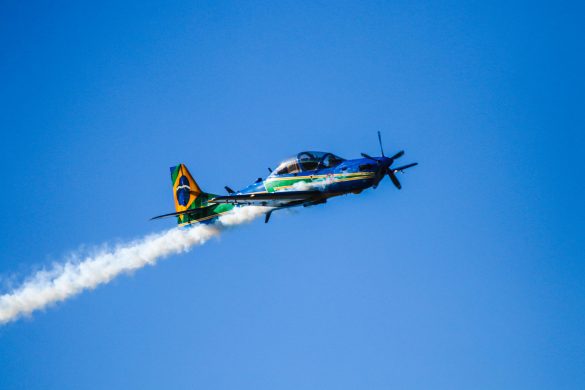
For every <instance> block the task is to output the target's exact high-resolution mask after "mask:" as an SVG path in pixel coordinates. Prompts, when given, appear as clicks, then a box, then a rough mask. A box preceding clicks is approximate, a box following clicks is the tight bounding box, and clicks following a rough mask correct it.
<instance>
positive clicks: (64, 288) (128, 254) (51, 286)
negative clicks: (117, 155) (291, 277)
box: [0, 206, 268, 324]
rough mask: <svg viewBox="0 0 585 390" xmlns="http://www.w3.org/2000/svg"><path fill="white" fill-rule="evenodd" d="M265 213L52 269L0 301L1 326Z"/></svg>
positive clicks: (254, 211)
mask: <svg viewBox="0 0 585 390" xmlns="http://www.w3.org/2000/svg"><path fill="white" fill-rule="evenodd" d="M267 210H268V209H267V208H265V207H255V206H248V207H239V208H235V209H234V210H233V211H232V212H230V213H227V214H224V215H223V216H221V217H220V218H219V219H218V221H217V222H216V223H214V224H210V225H201V224H199V225H196V226H194V227H192V228H190V229H177V228H175V229H171V230H168V231H166V232H164V233H159V234H153V235H149V236H146V237H144V238H142V239H140V240H137V241H133V242H130V243H127V244H124V245H119V246H117V247H116V248H114V249H113V250H110V251H103V252H101V253H99V254H97V255H92V256H89V257H86V258H85V259H83V260H81V261H68V262H65V263H64V264H55V265H53V268H52V269H50V270H48V271H44V270H43V271H39V272H37V273H36V274H34V275H33V276H32V277H31V278H29V279H27V280H26V281H25V282H24V283H23V284H22V285H21V286H20V287H18V288H16V289H14V290H13V291H11V292H10V293H8V294H4V295H0V324H4V323H6V322H9V321H12V320H15V319H17V318H19V317H20V316H23V315H30V314H31V313H32V312H33V311H35V310H38V309H42V308H44V307H46V306H47V305H50V304H52V303H55V302H60V301H63V300H65V299H67V298H69V297H72V296H74V295H76V294H79V293H81V292H82V291H83V290H88V289H93V288H95V287H97V286H99V285H100V284H104V283H108V282H109V281H110V280H112V279H113V278H114V277H116V276H118V275H119V274H120V273H130V272H132V271H134V270H136V269H138V268H142V267H144V266H145V265H152V264H155V263H156V262H157V261H158V260H160V259H162V258H164V257H166V256H168V255H171V254H175V253H181V252H186V251H188V250H189V249H191V248H192V247H193V246H195V245H201V244H203V243H205V242H206V241H207V240H209V239H210V238H211V237H214V236H217V235H219V233H220V232H221V231H222V230H224V229H225V228H227V227H230V226H235V225H239V224H241V223H245V222H249V221H251V220H253V219H254V218H256V217H258V216H260V215H262V214H263V213H265V212H266V211H267Z"/></svg>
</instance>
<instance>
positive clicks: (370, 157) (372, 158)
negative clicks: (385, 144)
mask: <svg viewBox="0 0 585 390" xmlns="http://www.w3.org/2000/svg"><path fill="white" fill-rule="evenodd" d="M362 156H363V157H365V158H369V159H370V160H374V161H378V160H377V159H375V158H374V157H372V156H370V155H369V154H365V153H362Z"/></svg>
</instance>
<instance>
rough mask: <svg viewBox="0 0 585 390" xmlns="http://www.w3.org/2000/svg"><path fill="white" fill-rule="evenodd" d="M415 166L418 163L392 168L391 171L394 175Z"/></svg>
mask: <svg viewBox="0 0 585 390" xmlns="http://www.w3.org/2000/svg"><path fill="white" fill-rule="evenodd" d="M416 165H418V163H412V164H407V165H403V166H401V167H398V168H392V171H394V173H396V172H402V171H404V170H405V169H408V168H412V167H414V166H416Z"/></svg>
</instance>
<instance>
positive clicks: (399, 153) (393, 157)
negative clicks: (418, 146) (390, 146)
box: [390, 150, 404, 160]
mask: <svg viewBox="0 0 585 390" xmlns="http://www.w3.org/2000/svg"><path fill="white" fill-rule="evenodd" d="M402 156H404V150H401V151H400V152H398V153H396V154H395V155H394V156H392V157H390V159H391V160H394V159H397V158H400V157H402Z"/></svg>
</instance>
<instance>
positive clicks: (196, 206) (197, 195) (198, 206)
mask: <svg viewBox="0 0 585 390" xmlns="http://www.w3.org/2000/svg"><path fill="white" fill-rule="evenodd" d="M170 169H171V181H172V183H173V198H174V201H175V211H176V212H177V213H180V214H179V215H177V222H178V223H179V225H181V226H184V225H187V224H191V223H195V222H211V221H213V219H214V218H216V217H218V216H219V215H221V214H224V213H226V212H228V211H230V210H231V209H233V207H234V206H233V205H230V204H208V201H209V200H210V199H212V198H215V197H216V196H218V195H215V194H209V193H206V192H203V191H202V190H201V188H200V187H199V185H198V184H197V182H196V181H195V179H193V176H191V173H190V172H189V170H188V169H187V167H186V166H185V164H179V165H177V166H174V167H171V168H170Z"/></svg>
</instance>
